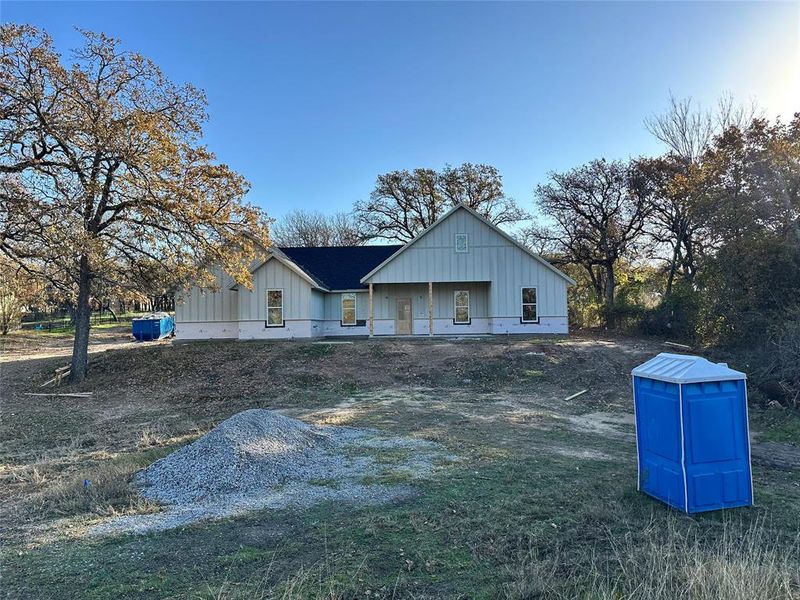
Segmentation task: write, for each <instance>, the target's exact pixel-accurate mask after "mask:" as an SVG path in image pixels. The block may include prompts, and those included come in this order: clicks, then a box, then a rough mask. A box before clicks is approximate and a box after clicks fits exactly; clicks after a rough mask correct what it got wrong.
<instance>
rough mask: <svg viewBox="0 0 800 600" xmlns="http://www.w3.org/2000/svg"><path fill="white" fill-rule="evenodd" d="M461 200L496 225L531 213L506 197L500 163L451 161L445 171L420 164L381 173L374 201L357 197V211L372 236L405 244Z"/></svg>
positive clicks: (359, 220) (511, 221)
mask: <svg viewBox="0 0 800 600" xmlns="http://www.w3.org/2000/svg"><path fill="white" fill-rule="evenodd" d="M460 202H463V203H464V204H466V205H467V206H469V207H470V208H472V209H473V210H475V211H476V212H478V213H479V214H481V215H483V216H484V217H486V218H487V219H488V220H489V221H491V222H492V223H494V224H495V225H504V224H513V223H517V222H519V221H522V220H524V219H526V218H528V215H527V214H526V213H525V211H523V210H522V209H521V208H520V207H519V206H517V204H516V202H514V201H513V200H512V199H510V198H508V197H507V196H505V194H504V192H503V180H502V177H501V175H500V173H499V171H498V170H497V169H496V168H495V167H492V166H490V165H482V164H477V165H476V164H471V163H464V164H462V165H461V166H459V167H451V166H449V165H447V166H445V168H444V169H443V170H442V171H441V172H437V171H435V170H433V169H414V170H413V171H406V170H403V171H392V172H390V173H385V174H383V175H379V176H378V179H377V181H376V183H375V189H374V190H373V191H372V193H371V194H370V198H369V200H366V201H360V202H357V203H356V205H355V210H354V214H355V216H356V218H357V220H358V223H359V226H360V228H361V229H362V230H363V231H364V233H365V234H366V235H367V236H368V237H370V238H383V239H387V240H395V241H399V242H404V243H405V242H408V241H410V240H412V239H414V238H415V237H416V236H417V235H419V234H420V233H421V232H422V231H423V230H425V229H427V228H428V227H430V226H431V225H432V224H433V223H434V221H436V219H438V218H439V217H441V216H442V215H443V214H444V213H445V212H447V211H448V210H449V209H450V208H452V207H453V206H455V205H456V204H458V203H460Z"/></svg>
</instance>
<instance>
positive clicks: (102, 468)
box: [26, 449, 167, 518]
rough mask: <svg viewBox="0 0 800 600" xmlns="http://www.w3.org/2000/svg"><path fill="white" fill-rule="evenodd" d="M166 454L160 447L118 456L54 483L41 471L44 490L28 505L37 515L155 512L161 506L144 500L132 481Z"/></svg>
mask: <svg viewBox="0 0 800 600" xmlns="http://www.w3.org/2000/svg"><path fill="white" fill-rule="evenodd" d="M166 453H167V450H166V449H160V450H158V451H150V452H142V453H139V454H129V455H123V456H119V457H116V458H113V459H109V460H105V461H101V462H99V463H97V464H96V465H94V466H92V467H89V468H85V469H83V470H82V471H81V473H79V474H73V475H71V476H67V477H60V478H58V479H56V480H55V481H53V482H52V483H49V482H47V478H46V477H44V476H42V475H40V474H39V475H38V477H39V478H40V480H41V483H40V484H39V487H40V488H41V489H39V490H37V491H35V492H34V493H33V494H31V496H30V498H29V500H28V502H27V504H26V508H27V510H28V511H29V512H30V513H34V514H35V515H36V516H37V517H38V518H58V517H65V516H73V515H79V514H87V513H88V514H95V515H104V516H107V515H116V514H125V513H131V512H136V513H141V512H152V511H156V510H158V506H157V505H156V504H154V503H152V502H149V501H146V500H144V499H142V498H141V497H140V496H139V495H138V494H137V493H136V492H135V490H133V488H132V487H131V486H130V485H129V483H130V479H131V477H132V476H133V474H134V473H136V471H138V470H140V469H142V468H143V467H145V466H147V465H149V464H150V463H151V462H152V461H153V460H155V459H157V458H159V457H160V456H162V455H164V454H166ZM34 471H36V469H34ZM47 483H49V485H47Z"/></svg>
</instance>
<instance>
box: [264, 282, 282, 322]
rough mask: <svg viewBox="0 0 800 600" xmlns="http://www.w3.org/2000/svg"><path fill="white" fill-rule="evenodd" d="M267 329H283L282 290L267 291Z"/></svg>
mask: <svg viewBox="0 0 800 600" xmlns="http://www.w3.org/2000/svg"><path fill="white" fill-rule="evenodd" d="M267 327H283V290H267Z"/></svg>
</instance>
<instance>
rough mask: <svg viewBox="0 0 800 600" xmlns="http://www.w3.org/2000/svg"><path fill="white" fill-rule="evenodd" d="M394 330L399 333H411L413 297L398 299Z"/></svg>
mask: <svg viewBox="0 0 800 600" xmlns="http://www.w3.org/2000/svg"><path fill="white" fill-rule="evenodd" d="M394 332H395V334H397V335H411V298H398V299H397V315H396V316H395V321H394Z"/></svg>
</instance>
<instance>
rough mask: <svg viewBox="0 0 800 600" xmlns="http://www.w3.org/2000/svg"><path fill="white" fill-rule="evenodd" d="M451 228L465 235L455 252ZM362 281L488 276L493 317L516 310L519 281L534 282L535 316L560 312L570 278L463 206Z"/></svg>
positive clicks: (564, 305)
mask: <svg viewBox="0 0 800 600" xmlns="http://www.w3.org/2000/svg"><path fill="white" fill-rule="evenodd" d="M457 233H466V234H467V236H468V251H467V252H465V253H458V252H455V236H456V234H457ZM364 281H365V282H371V283H373V284H386V283H410V282H418V283H427V282H428V281H432V282H434V283H436V282H456V281H465V282H467V281H470V282H474V281H490V282H491V285H490V287H489V307H490V308H489V310H490V312H491V315H490V316H493V317H517V316H521V314H522V306H521V294H522V288H523V287H525V286H533V287H536V290H537V292H536V293H537V304H538V307H537V309H538V314H539V316H540V317H549V316H557V317H566V315H567V287H568V285H569V284H570V282H571V280H569V278H567V277H566V276H565V275H563V274H562V273H560V272H557V271H556V270H554V269H552V268H551V267H549V266H548V265H546V264H543V263H542V262H541V261H540V260H537V259H536V258H534V257H533V256H531V255H530V254H529V253H528V252H526V251H525V250H523V249H522V248H520V247H518V246H517V245H516V244H514V243H513V242H511V241H509V240H508V239H506V238H505V237H504V236H503V235H501V234H499V233H498V232H497V231H495V230H494V229H493V228H492V227H490V226H489V225H487V224H486V223H484V222H483V221H482V220H481V219H479V218H478V217H476V216H474V215H473V214H472V213H471V212H469V211H468V210H466V209H458V210H455V211H453V212H452V213H451V214H450V215H449V216H448V217H446V218H445V219H443V220H442V221H441V222H439V224H438V225H437V226H436V227H433V228H431V229H429V230H428V231H427V233H425V234H424V235H423V236H421V237H420V238H418V239H417V240H416V242H414V243H413V244H412V245H409V246H407V247H406V248H405V249H403V250H402V252H399V253H398V254H396V255H395V256H394V258H393V259H391V260H390V261H389V262H387V263H386V264H384V265H383V266H382V267H381V268H380V269H379V270H377V271H376V272H374V273H373V274H372V275H371V276H369V277H366V278H365V279H364Z"/></svg>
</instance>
